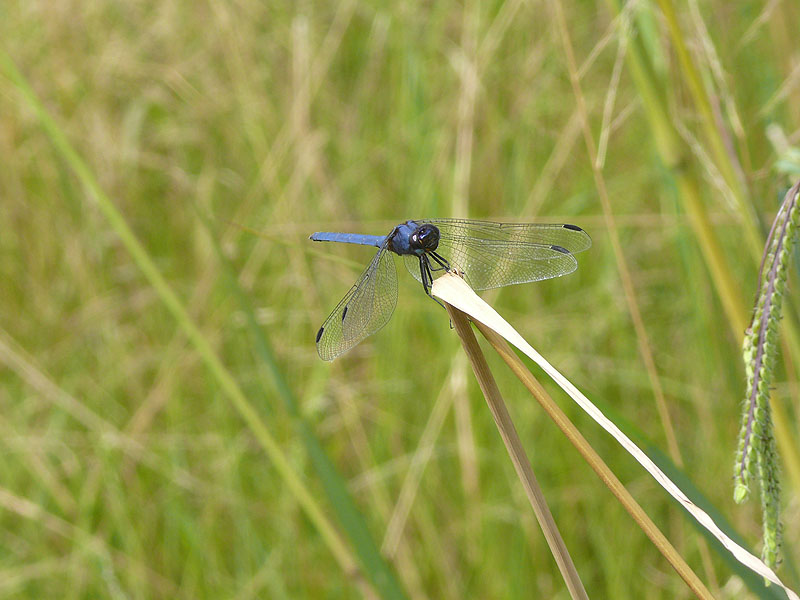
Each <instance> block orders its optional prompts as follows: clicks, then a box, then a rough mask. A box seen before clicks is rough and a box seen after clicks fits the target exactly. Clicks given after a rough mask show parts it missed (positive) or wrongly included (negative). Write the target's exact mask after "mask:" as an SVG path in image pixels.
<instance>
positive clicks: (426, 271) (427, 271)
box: [419, 254, 444, 308]
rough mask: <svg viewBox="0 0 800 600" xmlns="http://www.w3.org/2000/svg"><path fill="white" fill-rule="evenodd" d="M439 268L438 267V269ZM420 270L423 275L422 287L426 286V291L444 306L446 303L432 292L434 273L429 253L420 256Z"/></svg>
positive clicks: (437, 302)
mask: <svg viewBox="0 0 800 600" xmlns="http://www.w3.org/2000/svg"><path fill="white" fill-rule="evenodd" d="M436 270H438V269H436ZM419 272H420V275H422V287H423V288H425V293H426V294H428V296H430V297H431V298H433V299H434V300H435V301H436V304H438V305H439V306H441V307H442V308H444V304H442V301H441V300H439V299H438V298H434V297H433V295H432V294H431V285H432V284H433V273H432V271H431V264H430V262H429V261H428V256H427V254H423V255H421V256H420V257H419Z"/></svg>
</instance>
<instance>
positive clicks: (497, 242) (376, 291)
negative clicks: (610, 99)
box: [310, 219, 592, 361]
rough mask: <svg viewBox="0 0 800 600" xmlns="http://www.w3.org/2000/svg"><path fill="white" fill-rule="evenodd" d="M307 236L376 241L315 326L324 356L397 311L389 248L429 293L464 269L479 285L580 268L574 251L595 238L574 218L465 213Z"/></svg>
mask: <svg viewBox="0 0 800 600" xmlns="http://www.w3.org/2000/svg"><path fill="white" fill-rule="evenodd" d="M310 239H312V240H314V241H315V242H340V243H345V244H359V245H362V246H374V247H377V248H378V252H377V254H376V255H375V257H374V258H373V259H372V262H370V263H369V265H367V268H366V269H364V272H363V273H362V274H361V276H360V277H359V278H358V280H357V281H356V283H355V285H353V287H352V288H350V291H349V292H347V294H345V296H344V298H342V300H341V302H339V304H337V305H336V308H334V309H333V312H331V314H330V316H328V318H327V319H325V322H324V323H323V324H322V327H320V328H319V331H317V338H316V344H317V351H318V352H319V356H320V358H322V359H323V360H327V361H330V360H333V359H335V358H336V357H338V356H341V355H342V354H344V353H345V352H347V351H348V350H350V349H351V348H352V347H353V346H355V345H356V344H358V343H359V342H361V341H362V340H364V339H365V338H367V337H368V336H370V335H372V334H373V333H375V332H377V331H378V330H379V329H381V328H382V327H383V326H384V325H386V323H387V322H388V321H389V318H390V317H391V316H392V313H393V312H394V309H395V306H396V304H397V273H396V271H395V267H394V260H393V259H392V256H391V253H394V254H398V255H399V256H402V257H403V261H404V262H405V265H406V268H407V269H408V271H409V272H410V273H411V275H413V276H414V277H415V278H416V279H417V281H419V282H421V283H422V287H423V288H424V290H425V293H426V294H428V296H431V286H432V285H433V282H434V280H435V279H436V278H438V277H440V276H441V275H443V274H444V273H447V272H450V271H455V272H457V273H458V274H459V275H461V276H463V277H464V279H465V280H466V281H467V283H468V284H469V285H470V286H471V287H472V289H474V290H487V289H491V288H499V287H504V286H507V285H514V284H518V283H529V282H532V281H541V280H543V279H551V278H553V277H561V276H562V275H567V274H568V273H572V272H573V271H574V270H575V269H576V268H577V267H578V263H577V261H576V260H575V256H573V255H574V254H576V253H578V252H582V251H583V250H586V249H587V248H589V247H590V246H591V245H592V240H591V238H590V237H589V235H588V234H587V233H586V232H585V231H584V230H583V229H581V228H580V227H578V226H577V225H569V224H550V223H494V222H490V221H473V220H468V219H418V220H413V221H406V222H405V223H401V224H400V225H397V226H396V227H394V228H393V229H392V231H391V232H389V234H388V235H384V236H381V235H362V234H356V233H333V232H318V233H314V234H312V235H311V236H310ZM434 299H435V298H434Z"/></svg>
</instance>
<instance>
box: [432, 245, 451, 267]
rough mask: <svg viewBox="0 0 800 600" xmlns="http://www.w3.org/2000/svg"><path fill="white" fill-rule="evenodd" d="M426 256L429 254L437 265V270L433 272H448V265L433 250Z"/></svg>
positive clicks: (445, 260)
mask: <svg viewBox="0 0 800 600" xmlns="http://www.w3.org/2000/svg"><path fill="white" fill-rule="evenodd" d="M428 254H430V255H431V257H432V258H433V260H435V261H436V262H437V263H438V264H439V266H438V267H437V268H435V269H433V270H434V271H441V270H442V269H444V270H445V271H449V270H450V263H449V262H448V261H447V259H446V258H445V257H443V256H442V255H441V254H439V253H438V252H436V251H434V250H431V251H430V252H428Z"/></svg>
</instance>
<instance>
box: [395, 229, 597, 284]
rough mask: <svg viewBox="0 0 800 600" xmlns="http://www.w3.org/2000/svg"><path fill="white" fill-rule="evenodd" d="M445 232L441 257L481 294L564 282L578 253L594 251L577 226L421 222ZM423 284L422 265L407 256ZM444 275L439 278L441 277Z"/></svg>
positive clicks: (586, 236) (441, 244)
mask: <svg viewBox="0 0 800 600" xmlns="http://www.w3.org/2000/svg"><path fill="white" fill-rule="evenodd" d="M416 222H418V223H431V224H433V225H436V227H438V228H439V232H440V238H439V247H438V248H437V249H436V252H437V253H439V254H440V255H441V256H443V257H444V258H445V259H446V260H447V261H448V262H449V263H450V266H451V267H455V268H457V269H458V270H459V271H462V272H463V273H464V276H465V278H466V280H467V282H468V283H469V284H470V285H471V286H472V287H473V288H474V289H476V290H485V289H489V288H496V287H502V286H506V285H512V284H516V283H528V282H531V281H540V280H542V279H550V278H552V277H560V276H561V275H566V274H568V273H571V272H572V271H574V270H575V269H576V268H577V266H578V264H577V261H576V260H575V257H574V256H572V254H573V253H574V252H581V251H583V250H586V249H587V248H588V247H589V246H591V239H590V238H589V236H588V235H587V234H586V232H585V231H583V230H582V229H580V228H577V227H574V226H572V225H566V226H565V225H560V224H538V223H521V224H518V223H492V222H488V221H469V220H460V219H435V220H422V221H416ZM404 259H405V263H406V267H408V270H409V272H410V273H411V274H412V275H413V276H414V277H415V278H416V279H417V280H419V281H421V277H420V273H419V264H418V263H419V261H418V259H417V258H416V257H413V256H404ZM440 274H441V273H434V276H438V275H440Z"/></svg>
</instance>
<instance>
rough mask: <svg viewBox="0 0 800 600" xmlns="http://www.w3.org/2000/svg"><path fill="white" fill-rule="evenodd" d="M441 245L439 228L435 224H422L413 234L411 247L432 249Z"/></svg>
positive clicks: (425, 249)
mask: <svg viewBox="0 0 800 600" xmlns="http://www.w3.org/2000/svg"><path fill="white" fill-rule="evenodd" d="M438 246H439V229H438V228H437V227H436V226H435V225H422V226H420V227H418V228H417V230H416V231H415V232H414V233H412V234H411V247H412V248H414V249H415V250H424V251H426V252H427V251H431V250H436V248H437V247H438Z"/></svg>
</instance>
